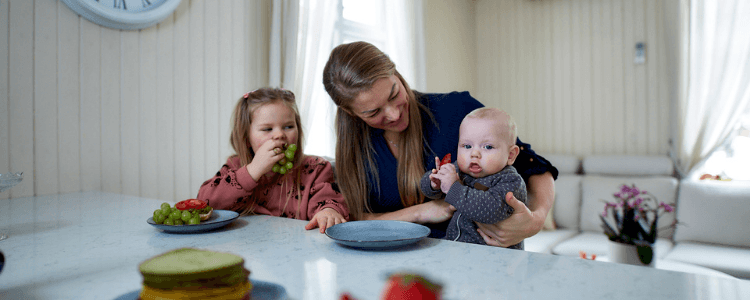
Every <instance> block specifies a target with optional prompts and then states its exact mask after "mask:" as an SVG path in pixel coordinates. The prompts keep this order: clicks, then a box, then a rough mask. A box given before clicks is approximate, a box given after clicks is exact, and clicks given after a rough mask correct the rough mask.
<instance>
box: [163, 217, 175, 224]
mask: <svg viewBox="0 0 750 300" xmlns="http://www.w3.org/2000/svg"><path fill="white" fill-rule="evenodd" d="M164 225H174V220H172V219H171V218H169V219H166V220H164Z"/></svg>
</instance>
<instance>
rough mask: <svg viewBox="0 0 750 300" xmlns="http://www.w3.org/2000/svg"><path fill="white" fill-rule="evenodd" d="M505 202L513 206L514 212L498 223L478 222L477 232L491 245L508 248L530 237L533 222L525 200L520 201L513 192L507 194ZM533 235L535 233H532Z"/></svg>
mask: <svg viewBox="0 0 750 300" xmlns="http://www.w3.org/2000/svg"><path fill="white" fill-rule="evenodd" d="M505 202H507V203H508V205H510V206H511V207H513V214H512V215H511V216H510V217H508V218H507V219H505V220H503V221H500V222H498V223H496V224H482V223H476V222H475V223H476V224H477V227H479V228H477V232H479V235H481V236H482V238H484V242H485V243H487V245H490V246H497V247H503V248H507V247H510V246H513V245H515V244H518V243H520V242H521V241H523V239H525V238H527V237H529V236H530V235H529V234H528V232H527V229H528V228H529V227H530V224H531V223H532V222H533V220H534V219H533V216H532V213H531V210H529V208H528V207H526V205H525V204H523V202H521V201H518V199H516V197H514V196H513V193H512V192H508V194H506V195H505ZM532 235H533V233H532Z"/></svg>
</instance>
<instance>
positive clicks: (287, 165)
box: [285, 161, 294, 170]
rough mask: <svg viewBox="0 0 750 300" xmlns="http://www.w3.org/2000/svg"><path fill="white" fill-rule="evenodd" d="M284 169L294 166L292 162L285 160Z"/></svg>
mask: <svg viewBox="0 0 750 300" xmlns="http://www.w3.org/2000/svg"><path fill="white" fill-rule="evenodd" d="M285 167H286V169H287V170H291V169H292V168H293V167H294V164H293V163H292V162H291V161H288V162H286V166H285Z"/></svg>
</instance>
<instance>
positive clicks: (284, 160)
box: [279, 157, 286, 166]
mask: <svg viewBox="0 0 750 300" xmlns="http://www.w3.org/2000/svg"><path fill="white" fill-rule="evenodd" d="M279 165H282V166H283V165H286V157H284V158H282V159H281V160H280V161H279Z"/></svg>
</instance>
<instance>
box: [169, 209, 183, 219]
mask: <svg viewBox="0 0 750 300" xmlns="http://www.w3.org/2000/svg"><path fill="white" fill-rule="evenodd" d="M169 217H170V218H172V219H174V220H178V219H180V218H182V213H181V212H180V211H179V210H173V211H172V213H171V214H169Z"/></svg>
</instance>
